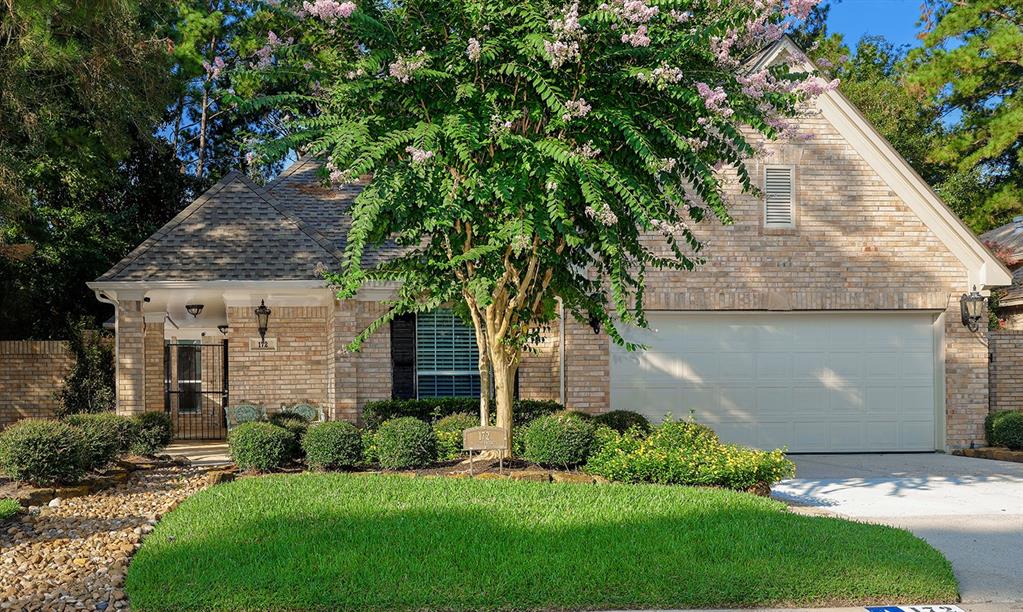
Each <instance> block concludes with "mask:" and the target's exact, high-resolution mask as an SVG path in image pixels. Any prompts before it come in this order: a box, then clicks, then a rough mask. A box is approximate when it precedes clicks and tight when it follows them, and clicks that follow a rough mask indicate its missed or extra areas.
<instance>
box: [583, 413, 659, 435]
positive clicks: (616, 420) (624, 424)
mask: <svg viewBox="0 0 1023 612" xmlns="http://www.w3.org/2000/svg"><path fill="white" fill-rule="evenodd" d="M593 420H594V421H596V423H597V424H598V425H605V426H607V427H610V428H611V429H613V430H615V431H617V432H618V433H625V432H626V431H628V430H629V429H630V428H633V427H635V428H636V429H638V430H639V431H642V432H644V433H646V432H649V431H650V421H648V420H647V418H646V417H645V416H643V415H642V414H640V413H638V412H632V411H631V410H612V411H610V412H604V413H602V414H598V415H597V416H595V417H593Z"/></svg>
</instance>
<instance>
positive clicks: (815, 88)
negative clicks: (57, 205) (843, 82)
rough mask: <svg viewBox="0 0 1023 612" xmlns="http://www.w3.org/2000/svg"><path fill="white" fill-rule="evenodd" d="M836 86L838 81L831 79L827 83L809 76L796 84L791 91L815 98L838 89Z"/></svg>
mask: <svg viewBox="0 0 1023 612" xmlns="http://www.w3.org/2000/svg"><path fill="white" fill-rule="evenodd" d="M838 85H839V80H838V79H832V80H830V81H829V80H827V79H825V78H823V77H819V76H810V77H807V78H806V79H804V80H802V81H800V82H799V83H798V84H796V86H795V87H794V88H793V91H797V92H799V93H802V94H806V95H808V96H810V97H816V96H819V95H821V94H823V93H824V92H827V91H834V90H835V89H838Z"/></svg>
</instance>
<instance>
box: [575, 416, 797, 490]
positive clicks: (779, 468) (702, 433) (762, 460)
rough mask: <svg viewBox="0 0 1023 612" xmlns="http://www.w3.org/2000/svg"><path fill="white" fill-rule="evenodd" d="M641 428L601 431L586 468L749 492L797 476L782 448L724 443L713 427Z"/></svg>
mask: <svg viewBox="0 0 1023 612" xmlns="http://www.w3.org/2000/svg"><path fill="white" fill-rule="evenodd" d="M636 433H637V432H636V430H631V431H627V432H626V433H624V434H622V433H618V432H616V431H614V430H612V429H610V428H607V429H604V430H603V431H601V432H600V433H599V434H598V443H597V450H596V451H595V452H594V453H593V454H592V455H591V456H590V458H589V461H587V462H586V466H585V468H584V469H585V471H586V472H587V473H589V474H594V475H598V476H603V477H604V478H607V479H608V480H616V481H620V482H653V483H658V484H674V485H699V486H719V487H728V488H730V489H737V490H740V491H746V490H749V489H751V488H752V487H754V486H755V485H758V484H759V483H768V484H773V483H775V482H777V481H779V480H781V479H783V478H788V477H791V476H793V475H794V474H795V465H794V464H793V463H792V462H791V461H789V460H788V459H787V458H786V457H785V452H784V451H783V450H781V449H776V450H773V451H761V450H754V449H750V448H746V447H742V446H735V445H727V444H722V443H721V442H720V441H719V440H718V437H717V435H716V434H715V433H714V432H713V431H712V430H711V429H710V428H708V427H706V426H704V425H699V424H697V423H692V422H688V421H671V420H668V421H665V422H664V423H662V424H661V425H660V426H658V427H656V428H654V430H653V431H652V432H651V433H650V434H649V435H646V436H643V435H636Z"/></svg>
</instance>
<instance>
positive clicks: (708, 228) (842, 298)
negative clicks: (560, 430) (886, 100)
mask: <svg viewBox="0 0 1023 612" xmlns="http://www.w3.org/2000/svg"><path fill="white" fill-rule="evenodd" d="M786 54H794V56H795V57H798V56H799V55H798V50H796V49H795V48H794V47H793V46H792V44H791V42H789V41H787V40H784V41H781V42H780V43H778V44H777V45H775V46H774V47H773V48H772V49H770V50H769V51H768V52H766V53H765V54H764V55H763V56H762V57H761V58H760V60H759V61H760V62H772V61H776V60H777V59H778V58H780V57H784V56H786ZM816 107H817V108H816V112H814V113H812V114H811V115H810V116H808V117H807V118H805V120H803V123H802V126H801V127H802V131H803V132H810V133H812V134H813V136H814V138H813V139H811V140H802V139H800V140H792V141H776V142H766V143H763V144H764V149H765V151H766V153H765V155H763V156H762V157H759V158H757V159H752V160H750V161H749V169H750V172H751V175H752V176H754V177H756V180H757V181H758V183H759V187H761V188H762V189H763V191H764V192H765V193H766V194H767V196H766V199H765V198H762V197H756V196H752V195H748V194H747V195H743V194H740V193H739V192H738V189H737V188H736V190H735V192H734V194H733V196H734V197H732V199H731V200H732V205H731V214H732V216H733V218H734V220H735V223H734V224H733V225H730V226H722V225H720V224H717V223H716V222H714V221H710V222H706V223H702V224H700V225H701V227H698V228H697V232H698V235H699V236H700V237H701V238H702V239H704V240H708V241H709V243H710V248H709V249H708V252H709V255H708V262H707V264H706V265H704V266H702V267H700V268H698V269H697V270H695V271H692V272H686V273H681V272H675V271H663V272H651V273H649V274H648V276H647V282H648V291H647V296H646V297H647V307H648V309H649V311H650V315H649V320H650V329H649V330H628V334H629V335H630V336H631V337H632V338H634V339H637V340H639V341H640V342H642V343H644V344H645V345H647V347H648V348H647V350H645V351H640V352H635V353H628V352H626V351H623V350H621V349H619V348H618V347H617V346H615V345H613V343H611V342H609V340H608V337H607V336H606V335H604V334H602V333H600V334H595V333H594V332H593V330H592V329H591V328H590V327H589V326H587V325H584V324H580V323H578V322H576V321H574V320H572V319H571V318H567V319H563V320H561V321H559V322H558V323H557V324H555V325H552V328H551V330H550V332H549V333H548V334H546V336H545V339H544V341H543V343H542V344H541V345H540V346H538V347H537V350H536V351H535V352H533V353H530V354H528V355H526V356H525V357H524V359H523V363H522V367H521V370H520V373H519V382H518V393H519V395H520V396H521V397H529V398H549V399H556V400H560V401H562V402H563V403H564V404H566V405H567V406H568V407H570V408H574V409H578V410H585V411H591V412H597V411H603V410H608V409H630V410H636V411H639V412H642V413H644V414H646V415H648V416H649V417H652V418H655V419H659V418H660V417H662V416H664V415H665V414H667V413H672V414H674V415H675V416H679V417H681V416H687V415H689V414H692V415H693V416H694V417H695V418H696V419H697V420H698V421H701V422H706V423H708V424H710V425H711V426H713V427H714V428H715V429H716V430H717V431H718V432H719V433H720V434H721V436H722V438H724V439H726V440H729V441H735V442H739V443H745V444H749V445H753V446H769V447H774V446H781V445H787V446H788V447H789V448H790V449H791V450H793V451H803V452H808V451H817V452H829V451H832V452H836V451H868V452H869V451H932V450H944V449H949V448H954V447H962V446H968V445H970V444H971V443H973V442H977V443H981V442H982V441H983V419H984V416H985V415H986V414H987V412H988V374H987V364H988V352H987V348H986V346H985V338H984V332H983V331H980V332H971V331H970V330H969V329H968V328H967V327H966V326H964V324H963V321H962V317H961V315H960V296H961V295H962V294H964V293H966V292H969V291H971V290H972V289H973V288H974V287H976V288H977V289H978V290H979V291H981V292H984V293H986V292H988V291H989V290H990V289H991V288H993V287H998V286H1003V285H1007V284H1009V282H1010V280H1011V279H1010V274H1009V272H1008V270H1006V269H1005V267H1004V266H1002V265H1001V264H1000V263H999V262H998V261H997V260H996V259H995V257H994V256H993V255H992V254H991V253H990V252H989V251H988V250H987V249H986V248H985V247H984V245H983V244H982V243H981V242H980V241H979V240H978V239H977V238H976V237H975V236H974V235H973V234H972V233H971V232H970V231H969V230H968V229H967V228H966V227H965V226H964V225H963V224H962V223H961V222H960V221H959V220H958V219H957V218H956V217H955V215H954V214H953V213H952V212H950V211H949V209H948V208H947V207H946V206H945V205H944V204H943V203H942V202H941V201H940V200H939V198H938V197H937V196H936V195H935V193H934V192H933V191H932V190H931V189H930V188H929V187H928V186H927V185H926V184H925V183H924V182H923V181H922V179H921V178H920V177H919V176H918V175H917V174H916V173H915V172H914V171H913V170H912V169H911V168H910V166H909V165H908V164H907V163H906V162H905V160H903V159H902V158H901V157H900V156H899V155H898V154H897V153H896V152H895V151H894V150H893V149H892V148H891V146H890V145H889V144H888V143H887V142H885V141H884V139H883V138H882V137H881V136H879V135H878V133H877V132H876V131H875V130H874V129H873V128H872V127H871V126H870V125H869V123H868V122H867V121H866V120H865V119H864V117H863V116H862V115H861V114H860V113H859V112H858V111H857V110H856V109H855V108H853V107H852V106H851V104H850V103H849V101H848V100H847V99H845V97H844V96H842V94H841V93H839V92H830V93H827V94H825V95H823V96H822V97H820V98H819V99H818V100H817V102H816ZM357 193H358V187H357V186H350V187H348V188H345V189H341V190H329V189H326V188H324V187H322V186H321V185H320V182H319V179H318V174H317V162H316V161H315V160H311V159H302V160H299V161H298V162H297V163H295V164H294V165H292V166H291V167H290V168H288V169H287V170H286V171H285V172H283V173H282V174H281V176H279V177H278V178H277V179H276V180H274V181H273V182H272V183H270V184H268V185H266V186H264V187H259V186H257V185H255V184H253V183H251V182H250V181H249V180H248V179H247V178H246V177H245V176H243V175H241V174H238V173H231V174H229V175H227V176H226V177H224V179H223V180H221V181H220V182H219V183H218V184H217V185H215V186H214V187H213V188H211V189H210V190H209V191H208V192H207V193H205V194H203V195H202V196H201V197H200V198H198V199H197V200H196V201H195V202H194V203H193V204H191V205H190V206H189V207H187V208H186V209H185V210H183V211H182V212H181V213H180V214H179V215H178V216H177V217H175V218H174V219H173V220H172V221H170V222H169V223H168V224H167V225H166V226H165V227H164V228H162V229H161V230H160V231H158V232H157V233H156V234H154V235H153V236H152V237H150V238H149V239H148V240H146V241H145V242H143V243H142V244H141V245H140V246H139V247H138V248H137V249H135V251H133V252H132V253H131V254H130V255H128V257H126V258H125V259H124V260H123V261H121V262H120V263H118V264H117V265H116V266H114V267H113V268H112V269H111V270H110V271H109V272H107V273H106V274H104V275H103V276H102V277H100V278H99V279H97V280H96V281H95V282H93V283H90V286H91V287H92V288H93V289H94V290H95V291H96V294H97V296H98V297H99V299H101V300H103V301H106V302H109V303H111V304H113V305H114V306H115V308H116V321H117V369H118V376H117V396H118V398H117V401H118V410H119V411H120V412H122V413H134V412H140V411H145V410H169V411H170V412H171V413H172V414H173V415H174V417H175V419H176V420H177V422H178V427H179V432H180V434H181V435H182V436H188V435H200V436H207V435H208V436H216V435H222V434H223V431H222V428H220V427H219V426H217V425H216V423H217V421H218V420H222V418H223V417H222V414H221V413H220V412H218V411H219V410H220V409H221V406H222V405H223V403H225V402H226V403H228V404H230V405H235V404H237V403H240V402H246V403H254V404H258V405H260V406H263V407H264V408H266V409H267V410H277V409H279V408H280V407H281V406H284V405H290V404H293V403H296V402H308V403H312V404H316V405H318V406H320V407H322V408H323V409H324V412H325V413H326V415H327V418H331V419H349V420H352V421H358V419H359V415H360V409H361V407H362V406H363V405H364V404H365V403H366V402H368V401H371V400H376V399H383V398H389V397H392V396H395V397H415V396H419V397H425V396H430V395H472V394H474V393H476V392H477V391H478V387H479V381H478V376H477V374H476V372H475V371H474V370H475V367H474V364H475V356H474V355H475V347H474V343H473V342H472V334H471V332H470V331H469V330H468V329H467V328H466V327H465V326H464V325H463V324H462V323H461V322H460V321H458V320H457V319H456V318H455V317H454V316H453V315H452V314H451V313H450V312H448V311H435V312H431V313H425V314H421V315H419V316H418V317H417V318H409V319H405V320H399V321H395V322H394V323H393V324H392V325H391V326H390V327H389V328H385V329H382V330H380V332H378V333H377V334H376V335H374V336H373V337H372V338H371V339H370V341H369V342H368V343H367V344H366V345H365V347H364V349H363V350H362V351H361V352H359V353H355V354H352V353H348V352H346V351H344V350H343V347H344V345H345V344H346V343H347V341H348V340H349V339H351V338H352V337H353V336H354V335H355V334H356V333H357V332H359V331H360V330H362V329H363V328H364V327H365V326H366V325H367V324H368V323H369V322H370V321H372V320H373V319H374V318H375V317H376V316H378V315H379V314H380V313H381V312H382V305H381V303H380V300H382V299H385V298H386V297H387V296H388V295H389V294H390V292H391V291H392V290H393V288H391V287H387V286H367V287H365V289H364V290H363V291H362V292H361V293H360V294H359V296H358V297H357V298H355V299H352V300H347V301H344V302H339V301H337V300H336V299H335V298H334V296H333V295H332V293H331V291H330V290H329V289H327V288H326V287H324V284H323V281H322V280H321V278H320V275H319V273H318V267H319V266H321V265H323V266H328V267H330V266H336V265H337V262H338V258H339V257H340V250H341V249H342V248H343V245H344V241H345V227H346V223H347V222H348V221H349V219H348V218H347V216H346V213H345V211H346V208H347V207H348V205H349V204H350V203H351V201H352V199H353V198H354V197H355V196H356V195H357ZM651 239H652V240H655V239H656V238H655V237H651ZM389 248H390V247H386V246H385V247H384V248H382V249H381V251H380V252H379V256H381V257H386V256H387V253H388V250H389ZM200 304H201V305H202V310H201V311H200V312H196V310H197V308H195V307H194V306H196V305H200ZM261 304H265V305H266V306H267V307H269V308H270V309H271V315H270V318H269V324H268V331H267V334H266V346H265V347H264V346H260V337H259V335H258V334H257V329H256V316H255V314H254V310H255V309H256V308H257V307H259V306H260V305H261ZM189 305H193V307H192V312H193V313H195V314H191V313H189V311H188V307H189ZM210 422H212V423H213V426H212V428H211V427H210V426H209V423H210Z"/></svg>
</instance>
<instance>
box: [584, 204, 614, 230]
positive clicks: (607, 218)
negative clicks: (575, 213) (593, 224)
mask: <svg viewBox="0 0 1023 612" xmlns="http://www.w3.org/2000/svg"><path fill="white" fill-rule="evenodd" d="M585 212H586V216H587V217H589V218H591V219H594V220H596V221H598V222H599V223H601V224H602V225H606V226H608V227H610V226H612V225H615V224H616V223H618V215H616V214H615V213H614V211H613V210H611V207H610V206H608V204H607V202H604V203H603V204H602V205H601V206H600V207H599V208H594V207H593V206H587V207H586V211H585Z"/></svg>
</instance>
